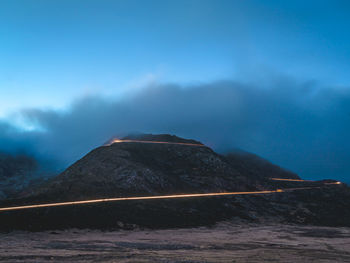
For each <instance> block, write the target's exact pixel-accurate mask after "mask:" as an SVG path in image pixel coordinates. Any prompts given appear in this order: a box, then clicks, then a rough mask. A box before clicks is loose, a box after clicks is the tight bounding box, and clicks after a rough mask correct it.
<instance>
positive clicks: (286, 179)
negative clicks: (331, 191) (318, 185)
mask: <svg viewBox="0 0 350 263" xmlns="http://www.w3.org/2000/svg"><path fill="white" fill-rule="evenodd" d="M270 180H273V181H287V182H317V181H312V180H302V179H289V178H270ZM323 184H326V185H333V184H334V185H339V184H342V182H339V181H336V182H328V183H323Z"/></svg>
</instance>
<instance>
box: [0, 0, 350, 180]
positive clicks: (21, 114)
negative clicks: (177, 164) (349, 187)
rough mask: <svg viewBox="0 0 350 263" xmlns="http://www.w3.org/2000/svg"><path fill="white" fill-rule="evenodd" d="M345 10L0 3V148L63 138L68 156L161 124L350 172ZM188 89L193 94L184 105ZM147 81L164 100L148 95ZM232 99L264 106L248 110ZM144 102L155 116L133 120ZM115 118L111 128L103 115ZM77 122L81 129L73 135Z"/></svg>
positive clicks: (349, 52)
mask: <svg viewBox="0 0 350 263" xmlns="http://www.w3.org/2000/svg"><path fill="white" fill-rule="evenodd" d="M349 13H350V4H349V2H348V1H322V0H319V1H273V0H271V1H262V0H260V1H258V0H245V1H243V0H242V1H238V0H237V1H224V0H211V1H209V0H200V1H194V0H186V1H170V0H167V1H164V0H162V1H151V0H148V1H141V0H139V1H133V0H128V1H126V0H125V1H117V0H113V1H106V0H94V1H92V0H59V1H55V0H51V1H46V0H35V1H34V0H3V1H1V2H0V150H9V149H16V148H21V147H22V148H26V149H27V148H31V149H32V148H33V149H34V148H35V149H37V150H35V151H38V152H41V153H45V154H47V155H50V154H52V155H53V152H57V151H58V150H59V151H64V149H61V146H62V147H63V146H67V145H69V146H70V147H71V148H70V149H71V152H66V153H64V154H63V153H62V155H64V156H67V157H66V159H65V161H66V163H69V162H72V161H74V160H75V159H76V158H79V157H80V156H82V155H83V154H84V153H86V152H87V151H88V150H89V149H90V148H91V147H95V146H97V145H98V144H99V143H101V142H103V140H107V139H109V138H108V137H110V136H112V135H113V134H118V133H127V132H130V131H141V132H142V131H144V132H154V133H157V132H169V133H177V134H179V135H183V136H188V137H189V136H190V137H196V138H198V139H201V140H203V141H204V142H207V143H209V144H210V145H211V146H212V147H214V148H216V149H222V150H227V149H224V148H225V147H224V146H223V145H226V146H227V147H239V148H243V149H246V150H249V151H252V152H255V153H258V154H260V155H262V156H264V157H266V158H268V159H270V160H272V161H274V162H277V163H279V164H281V165H283V166H285V167H287V168H289V169H292V170H295V171H298V172H300V173H302V174H305V176H309V177H313V178H316V177H317V176H318V175H317V174H321V175H320V176H321V177H322V176H325V175H329V174H330V172H331V171H334V170H337V172H336V173H335V174H334V175H332V176H334V177H337V176H338V177H341V178H347V177H349V181H350V176H349V175H348V174H350V170H349V169H348V170H347V168H346V163H347V161H349V160H348V157H347V156H350V145H349V144H347V143H345V144H344V143H342V141H347V135H346V134H347V133H348V132H349V133H350V127H349V125H348V124H347V123H348V122H349V121H350V120H349V109H348V107H347V105H348V102H349V86H350V83H349V82H350V75H349V72H350V62H349V61H350V49H349V47H350V34H349V28H350V16H349ZM227 83H229V84H227ZM169 86H171V87H173V88H169ZM227 86H229V87H230V88H227ZM159 87H163V89H164V90H166V91H167V92H169V94H164V92H162V91H159V90H158V88H159ZM209 87H210V88H209ZM240 87H246V90H245V91H244V92H243V91H242V90H241V88H240ZM191 89H194V90H196V91H197V90H198V91H199V92H198V94H197V95H196V96H194V95H193V94H192V93H190V94H189V95H191V96H192V100H191V101H187V100H186V97H184V94H187V93H186V92H191V91H189V90H191ZM154 90H157V92H159V96H160V98H164V99H165V100H167V99H169V96H170V98H172V99H173V100H172V101H169V103H168V105H172V107H173V108H171V109H170V108H167V105H159V107H161V108H153V105H157V103H156V102H154V103H152V105H151V104H147V103H146V102H147V101H148V100H150V99H151V98H152V99H153V97H152V96H154V94H155V93H154ZM157 92H156V94H158V93H157ZM216 92H218V93H221V92H223V93H224V94H215V93H216ZM149 93H150V94H153V95H148V94H149ZM226 94H227V96H225V95H226ZM260 95H261V96H260ZM172 96H173V97H172ZM202 97H203V98H202ZM211 98H213V99H211ZM218 98H221V99H222V100H224V102H221V101H220V100H219V99H218ZM225 98H227V101H226V99H225ZM228 98H230V100H228ZM240 98H241V100H240ZM287 98H288V99H287ZM197 99H200V100H201V99H203V101H207V102H208V103H209V104H208V105H204V104H200V103H199V102H197V101H196V100H197ZM135 101H136V102H137V105H135V104H134V103H135ZM174 101H175V102H176V103H175V104H173V102H174ZM243 101H244V102H245V103H247V104H248V106H251V107H252V108H254V106H255V105H260V106H259V107H262V105H263V106H264V107H262V108H261V110H260V111H251V110H250V109H248V108H244V107H243V108H242V105H241V104H242V103H243ZM86 103H90V104H92V105H95V106H96V105H98V109H97V108H96V111H95V112H98V113H99V114H98V115H96V114H93V113H90V114H91V115H93V116H94V118H95V119H94V120H95V121H97V122H100V120H101V119H105V123H100V127H103V129H107V128H109V129H110V130H108V131H105V130H104V131H102V130H98V129H97V128H95V127H93V126H90V124H89V123H88V122H86V119H89V116H88V115H86V114H84V111H87V109H86V108H85V106H82V105H85V104H86ZM210 103H213V105H211V104H210ZM349 103H350V102H349ZM231 104H233V105H234V107H231ZM111 105H113V106H111ZM139 105H144V106H143V108H142V107H141V108H140V107H139ZM189 105H197V106H196V107H197V108H195V107H194V108H192V107H190V106H189ZM235 105H236V106H235ZM237 105H240V106H237ZM136 106H137V107H136ZM184 106H186V107H187V108H186V109H187V110H184V109H183V107H184ZM219 106H220V107H219ZM246 106H247V105H246ZM210 107H212V108H213V111H208V109H210ZM134 108H136V109H134ZM174 108H175V109H174ZM80 110H83V112H80ZM114 111H119V112H115V114H114ZM162 111H164V112H167V113H169V116H171V117H170V118H165V119H164V116H163V115H157V114H158V113H159V112H162ZM262 111H263V112H264V114H260V113H261V112H262ZM120 112H123V113H124V116H129V118H131V119H133V120H134V123H133V124H131V123H129V122H127V121H126V120H124V119H123V120H122V118H123V115H121V114H120ZM143 112H152V113H153V114H155V115H156V116H157V117H156V119H155V120H154V119H147V118H139V119H138V118H137V117H136V116H139V115H140V114H142V113H143ZM201 112H203V114H201ZM204 112H205V113H204ZM197 113H198V114H197ZM265 113H266V114H265ZM114 115H116V116H119V117H118V118H119V119H115V120H114V121H116V122H117V123H118V122H120V123H123V124H121V125H120V126H118V125H116V126H113V125H112V126H110V125H108V124H107V122H108V119H107V118H106V116H109V119H111V118H113V117H111V116H114ZM169 116H168V117H169ZM180 116H192V119H191V118H187V119H186V118H182V117H180ZM214 117H215V118H214ZM168 119H170V120H171V121H167V120H168ZM146 120H149V123H148V122H147V121H146ZM180 120H181V121H180ZM216 120H218V121H216ZM219 120H220V121H219ZM227 120H229V121H231V122H230V123H227ZM137 122H141V123H142V124H143V125H135V123H137ZM294 122H295V123H296V126H293V125H292V124H291V123H294ZM327 122H328V123H329V122H334V123H332V125H327ZM72 123H74V124H76V123H77V124H78V126H77V127H76V126H74V125H73V126H74V127H75V130H72V129H71V128H70V127H72ZM80 123H82V124H81V130H83V129H90V132H91V133H89V137H85V136H82V137H84V141H79V139H78V137H77V134H79V132H80V130H79V125H80ZM194 123H195V124H196V125H197V128H198V129H194V128H191V127H190V126H191V124H194ZM68 124H70V125H68ZM267 124H270V126H268V125H267ZM213 125H214V126H215V125H216V126H215V127H220V130H219V129H214V130H212V129H211V128H212V126H213ZM309 126H310V127H309ZM14 127H17V128H18V127H20V128H21V129H24V130H16V128H14ZM62 127H65V129H64V130H62ZM199 127H202V129H199ZM271 127H275V128H274V129H272V128H271ZM15 130H16V131H15ZM14 131H15V132H14ZM78 131H79V132H78ZM207 131H212V134H211V133H209V132H207ZM60 134H64V137H62V138H60V139H59V140H57V137H59V136H60ZM54 135H55V136H56V138H55V139H54V138H53V136H54ZM16 136H17V137H19V138H20V139H18V140H17V139H16V138H15V137H16ZM39 137H40V138H41V139H40V140H39V139H38V138H39ZM338 137H339V139H338ZM237 138H240V139H239V140H237ZM57 141H60V145H57ZM68 141H69V143H67V142H68ZM24 142H25V143H24ZM64 142H66V143H67V144H65V143H64ZM1 143H2V145H1ZM55 143H56V144H55ZM74 143H76V145H75V144H74ZM38 149H40V150H38ZM287 149H288V151H287ZM310 149H313V150H310ZM33 151H34V150H33ZM35 151H34V152H35ZM288 152H289V153H290V154H288ZM300 153H303V154H304V155H301V154H300ZM53 156H54V155H53ZM298 156H299V157H298ZM301 156H302V157H301ZM56 157H57V156H56ZM337 160H339V161H337ZM304 161H305V162H306V163H312V166H307V167H306V166H305V164H304Z"/></svg>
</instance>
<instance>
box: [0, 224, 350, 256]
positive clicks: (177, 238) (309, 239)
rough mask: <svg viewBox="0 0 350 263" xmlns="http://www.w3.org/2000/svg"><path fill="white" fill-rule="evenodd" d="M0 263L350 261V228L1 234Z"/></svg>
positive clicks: (225, 226)
mask: <svg viewBox="0 0 350 263" xmlns="http://www.w3.org/2000/svg"><path fill="white" fill-rule="evenodd" d="M0 261H2V262H167V263H170V262H193V263H194V262H262V261H267V262H293V263H295V262H350V228H329V227H312V226H295V225H267V226H262V225H243V224H241V225H233V224H229V223H221V224H219V225H217V226H215V227H213V228H204V227H203V228H192V229H176V230H131V231H126V230H123V231H113V232H101V231H96V230H75V229H72V230H67V231H47V232H36V233H30V232H12V233H8V234H0Z"/></svg>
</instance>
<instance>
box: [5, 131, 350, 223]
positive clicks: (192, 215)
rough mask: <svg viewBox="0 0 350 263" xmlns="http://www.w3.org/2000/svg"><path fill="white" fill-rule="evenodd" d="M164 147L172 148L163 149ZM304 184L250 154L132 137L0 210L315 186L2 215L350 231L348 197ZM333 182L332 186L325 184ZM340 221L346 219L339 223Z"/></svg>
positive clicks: (9, 218)
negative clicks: (285, 224)
mask: <svg viewBox="0 0 350 263" xmlns="http://www.w3.org/2000/svg"><path fill="white" fill-rule="evenodd" d="M164 142H167V143H164ZM271 178H292V179H300V178H299V177H298V176H297V175H296V174H294V173H292V172H289V171H286V170H284V169H282V168H280V167H278V166H276V165H274V164H271V163H270V162H268V161H266V160H264V159H262V158H260V157H258V156H256V155H253V154H249V153H244V152H233V153H230V154H227V155H220V154H218V153H215V152H214V151H213V150H212V149H210V148H209V147H207V146H205V145H203V144H201V143H200V142H198V141H195V140H186V139H183V138H179V137H177V136H172V135H167V134H162V135H151V134H146V135H142V134H141V135H133V136H128V137H125V138H123V139H122V141H120V140H111V141H110V142H109V143H107V144H106V145H104V146H101V147H98V148H96V149H94V150H92V151H91V152H90V153H88V154H87V155H86V156H84V157H83V158H82V159H80V160H78V161H77V162H76V163H74V164H73V165H71V166H70V167H68V168H67V169H66V170H65V171H64V172H63V173H61V174H59V175H58V176H56V177H54V178H53V179H51V180H49V181H47V182H45V183H43V184H42V185H40V186H39V187H34V188H32V189H31V190H30V191H26V192H25V194H24V195H23V196H22V198H20V199H15V200H6V201H3V202H1V203H0V205H1V207H5V206H13V205H23V204H31V203H34V204H35V203H47V202H58V201H72V200H85V199H96V198H112V197H128V196H153V195H168V194H184V193H210V192H234V191H260V190H269V189H270V190H275V189H279V188H295V187H313V188H311V189H309V188H307V189H305V190H300V191H293V192H281V193H275V194H270V195H246V196H220V197H203V198H183V199H162V200H133V201H122V202H110V203H98V204H85V205H74V206H64V207H63V206H62V207H49V208H36V209H28V210H16V211H7V212H0V221H1V222H2V224H1V225H0V229H2V230H8V229H30V230H41V229H52V228H67V227H88V228H118V227H124V228H125V227H130V226H136V225H137V226H139V227H151V228H162V227H183V226H198V225H210V224H214V223H216V222H218V221H222V220H248V221H256V222H257V221H264V220H273V221H276V220H277V221H279V222H281V221H282V222H293V223H307V224H320V225H350V223H349V222H350V220H349V219H350V198H349V197H350V191H349V188H348V187H347V186H346V185H344V184H342V185H325V184H323V183H324V182H286V181H272V180H271ZM327 182H328V181H327ZM339 215H341V217H340V216H339Z"/></svg>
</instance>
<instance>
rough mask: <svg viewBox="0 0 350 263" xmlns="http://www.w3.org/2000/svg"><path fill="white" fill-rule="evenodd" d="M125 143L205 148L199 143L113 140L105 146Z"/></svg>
mask: <svg viewBox="0 0 350 263" xmlns="http://www.w3.org/2000/svg"><path fill="white" fill-rule="evenodd" d="M125 142H135V143H154V144H173V145H188V146H197V147H206V146H205V145H204V144H200V143H187V142H162V141H142V140H120V139H113V140H112V141H111V142H109V143H108V144H107V146H109V145H112V144H114V143H125Z"/></svg>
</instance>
